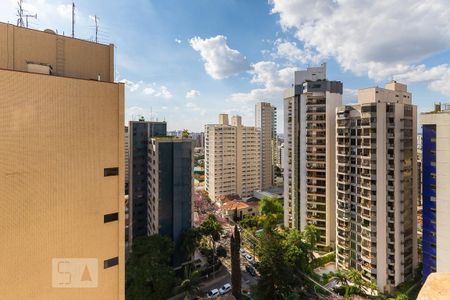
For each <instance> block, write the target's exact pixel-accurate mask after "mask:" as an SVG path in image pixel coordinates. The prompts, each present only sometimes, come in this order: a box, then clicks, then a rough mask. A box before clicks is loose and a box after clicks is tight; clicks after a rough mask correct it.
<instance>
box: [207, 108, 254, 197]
mask: <svg viewBox="0 0 450 300" xmlns="http://www.w3.org/2000/svg"><path fill="white" fill-rule="evenodd" d="M260 138H261V137H260V132H259V129H258V128H256V127H250V126H243V125H242V120H241V117H240V116H233V117H232V120H231V124H230V123H229V122H228V115H227V114H221V115H220V116H219V123H218V124H208V125H206V126H205V182H206V191H207V192H208V195H209V197H210V198H211V199H212V200H213V201H215V199H216V198H217V197H218V196H227V195H234V194H237V195H239V196H241V197H249V196H251V195H252V194H253V192H254V191H255V190H260V189H261V164H260V161H261V160H260Z"/></svg>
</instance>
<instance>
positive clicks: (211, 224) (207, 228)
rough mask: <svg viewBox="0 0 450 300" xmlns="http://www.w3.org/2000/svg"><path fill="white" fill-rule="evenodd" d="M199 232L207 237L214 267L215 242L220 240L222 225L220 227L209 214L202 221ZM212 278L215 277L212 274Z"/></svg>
mask: <svg viewBox="0 0 450 300" xmlns="http://www.w3.org/2000/svg"><path fill="white" fill-rule="evenodd" d="M199 230H200V232H201V233H202V234H203V235H205V236H208V237H209V240H210V242H211V246H212V249H213V266H214V264H215V262H214V258H215V256H216V242H218V241H219V240H220V234H221V233H222V231H223V228H222V225H220V223H219V222H218V221H217V219H216V217H215V216H214V215H213V214H209V215H208V216H207V217H206V219H205V220H204V221H203V223H202V224H201V225H200V229H199ZM213 273H214V267H213ZM213 276H215V275H214V274H213Z"/></svg>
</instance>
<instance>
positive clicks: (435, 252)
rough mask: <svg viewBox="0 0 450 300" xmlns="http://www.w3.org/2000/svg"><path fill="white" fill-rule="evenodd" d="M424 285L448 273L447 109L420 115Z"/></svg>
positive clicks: (449, 146)
mask: <svg viewBox="0 0 450 300" xmlns="http://www.w3.org/2000/svg"><path fill="white" fill-rule="evenodd" d="M420 121H421V123H422V142H423V147H422V151H423V160H422V163H423V165H422V167H423V173H422V174H423V176H422V183H423V185H422V187H423V189H422V192H423V239H422V255H423V256H422V258H423V259H422V263H423V272H422V276H423V281H425V279H426V278H427V277H428V275H429V274H430V273H432V272H450V233H449V228H450V209H449V208H450V175H449V170H450V105H444V104H438V105H436V108H435V110H434V111H432V112H428V113H422V114H421V116H420Z"/></svg>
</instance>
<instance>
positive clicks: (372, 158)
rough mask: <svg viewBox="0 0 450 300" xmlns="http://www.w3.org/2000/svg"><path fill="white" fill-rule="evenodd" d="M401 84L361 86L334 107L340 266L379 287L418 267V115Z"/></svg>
mask: <svg viewBox="0 0 450 300" xmlns="http://www.w3.org/2000/svg"><path fill="white" fill-rule="evenodd" d="M411 101H412V99H411V93H409V92H408V91H407V87H406V85H404V84H400V83H397V82H395V81H392V82H390V83H388V84H386V86H385V88H379V87H375V88H367V89H362V90H359V92H358V104H354V105H349V106H341V107H339V108H338V109H337V144H336V152H337V175H336V183H337V194H336V195H337V240H336V265H337V268H338V269H347V268H356V269H357V270H359V271H360V272H361V273H362V276H363V278H364V279H365V280H367V281H373V282H376V284H377V286H378V288H379V289H380V290H381V291H392V289H393V288H394V287H396V286H398V285H399V284H400V283H402V282H404V281H405V280H408V279H410V278H412V277H413V275H414V270H415V268H416V267H417V162H416V156H417V145H416V142H417V139H416V135H417V115H416V114H417V113H416V106H415V105H412V102H411Z"/></svg>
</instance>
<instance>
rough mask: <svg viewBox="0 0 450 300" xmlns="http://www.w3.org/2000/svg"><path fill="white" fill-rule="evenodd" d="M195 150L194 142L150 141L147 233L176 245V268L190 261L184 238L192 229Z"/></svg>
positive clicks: (178, 140)
mask: <svg viewBox="0 0 450 300" xmlns="http://www.w3.org/2000/svg"><path fill="white" fill-rule="evenodd" d="M193 150H194V142H193V140H192V139H187V138H176V137H160V138H153V139H151V140H150V141H149V151H148V162H149V163H148V201H149V204H148V214H147V216H148V224H147V232H148V234H149V235H152V234H161V235H166V236H169V237H170V238H171V239H172V240H173V241H174V243H175V253H174V255H173V264H174V266H176V267H178V266H180V265H181V264H182V263H183V262H184V261H186V259H187V257H186V255H185V253H184V251H183V250H182V236H183V234H184V233H185V232H186V231H187V230H188V229H190V228H191V227H192V196H193V193H192V187H193V177H192V175H193Z"/></svg>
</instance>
